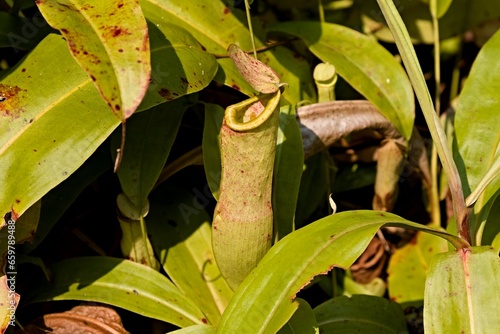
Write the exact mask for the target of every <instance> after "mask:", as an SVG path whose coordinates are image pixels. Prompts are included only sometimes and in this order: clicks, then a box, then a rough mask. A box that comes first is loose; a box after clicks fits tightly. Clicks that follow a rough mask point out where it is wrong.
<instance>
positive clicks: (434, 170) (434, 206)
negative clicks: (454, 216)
mask: <svg viewBox="0 0 500 334" xmlns="http://www.w3.org/2000/svg"><path fill="white" fill-rule="evenodd" d="M432 24H433V36H434V84H435V86H436V87H435V90H434V103H435V107H436V114H437V115H439V113H440V108H441V101H440V100H441V97H440V85H441V58H440V57H441V54H440V44H439V21H438V18H437V17H436V15H432ZM438 163H439V161H438V154H437V150H436V147H435V146H434V145H433V146H432V151H431V178H432V185H431V198H429V201H430V203H431V219H432V221H431V223H432V224H433V225H435V226H440V225H441V209H440V207H439V187H438V185H439V173H438Z"/></svg>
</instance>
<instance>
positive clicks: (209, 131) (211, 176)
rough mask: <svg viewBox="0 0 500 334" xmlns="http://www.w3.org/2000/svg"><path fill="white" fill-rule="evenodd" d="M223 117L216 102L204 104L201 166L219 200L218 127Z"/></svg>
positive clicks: (220, 125) (219, 127)
mask: <svg viewBox="0 0 500 334" xmlns="http://www.w3.org/2000/svg"><path fill="white" fill-rule="evenodd" d="M223 119H224V109H223V108H222V107H221V106H218V105H216V104H209V103H206V104H205V123H204V125H203V142H202V147H203V166H204V168H205V176H206V178H207V183H208V186H209V187H210V191H211V192H212V195H213V196H214V198H215V200H219V185H220V177H221V175H222V171H221V170H222V165H221V158H220V129H221V127H222V120H223Z"/></svg>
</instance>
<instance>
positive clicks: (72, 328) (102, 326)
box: [18, 303, 129, 334]
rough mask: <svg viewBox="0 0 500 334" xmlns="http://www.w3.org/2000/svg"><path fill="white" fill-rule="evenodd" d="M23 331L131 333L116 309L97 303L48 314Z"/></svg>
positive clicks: (90, 333) (56, 333)
mask: <svg viewBox="0 0 500 334" xmlns="http://www.w3.org/2000/svg"><path fill="white" fill-rule="evenodd" d="M18 333H21V331H18ZM22 333H30V334H38V333H40V334H41V333H55V334H66V333H89V334H129V332H128V331H127V330H125V328H123V324H122V321H121V318H120V316H119V315H118V313H116V311H115V310H113V309H112V308H110V307H108V306H104V305H100V304H96V303H88V304H85V305H79V306H75V307H73V308H72V309H71V310H70V311H67V312H63V313H52V314H46V315H44V316H43V317H42V318H40V319H37V320H35V321H34V322H33V323H31V324H29V325H28V326H26V327H25V328H24V331H22Z"/></svg>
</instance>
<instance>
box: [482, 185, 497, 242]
mask: <svg viewBox="0 0 500 334" xmlns="http://www.w3.org/2000/svg"><path fill="white" fill-rule="evenodd" d="M499 193H500V191H499ZM499 221H500V196H498V195H497V196H496V197H495V200H494V201H493V204H492V205H491V209H490V211H489V212H488V219H487V221H486V223H485V226H484V231H482V234H483V236H482V240H481V245H492V246H493V242H495V240H496V241H497V242H498V241H500V234H499V233H500V224H499V223H498V222H499ZM499 250H500V249H499Z"/></svg>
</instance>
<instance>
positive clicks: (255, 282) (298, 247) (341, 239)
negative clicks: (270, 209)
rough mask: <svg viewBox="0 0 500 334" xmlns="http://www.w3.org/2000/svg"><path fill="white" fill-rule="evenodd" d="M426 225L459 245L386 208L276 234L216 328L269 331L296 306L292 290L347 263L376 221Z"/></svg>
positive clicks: (365, 243)
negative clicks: (276, 240) (282, 234)
mask: <svg viewBox="0 0 500 334" xmlns="http://www.w3.org/2000/svg"><path fill="white" fill-rule="evenodd" d="M384 225H386V226H399V227H406V228H412V229H417V230H422V231H426V232H429V233H432V234H436V235H439V236H441V237H443V238H446V239H447V240H449V241H452V242H453V243H454V244H455V245H456V246H461V247H463V246H465V243H463V241H462V240H461V239H459V238H457V237H455V236H452V235H449V234H447V233H445V232H443V231H440V230H436V229H434V228H430V227H426V226H424V225H420V224H416V223H412V222H410V221H408V220H406V219H403V218H401V217H399V216H396V215H394V214H391V213H384V212H377V211H347V212H341V213H338V214H334V215H330V216H328V217H325V218H323V219H320V220H318V221H316V222H314V223H312V224H309V225H307V226H305V227H303V228H301V229H299V230H297V231H295V232H293V233H291V234H289V235H287V236H286V237H284V238H283V239H281V240H280V241H279V242H278V243H276V244H275V245H274V246H273V247H272V248H271V249H270V250H269V252H268V253H267V254H266V256H265V257H264V258H263V259H262V260H261V261H260V263H259V265H258V266H257V268H255V269H254V270H253V271H252V272H251V273H250V274H249V275H248V277H247V278H246V279H245V280H244V281H243V283H241V285H240V286H239V287H238V289H237V290H236V292H235V295H234V296H233V298H232V299H231V302H230V303H229V305H228V307H227V309H226V311H225V312H224V314H223V316H222V319H221V322H220V323H219V326H218V328H217V332H218V333H252V334H254V333H255V334H257V333H274V332H275V331H276V330H277V329H279V328H281V327H282V326H283V325H284V324H285V323H286V322H287V321H288V319H289V318H290V317H291V314H292V313H293V312H294V311H295V309H296V308H297V304H296V303H295V302H293V299H294V298H295V296H296V294H297V292H299V291H300V290H301V289H302V288H304V287H305V286H306V285H307V284H308V283H309V282H310V281H311V280H312V279H313V277H314V276H317V275H320V274H326V273H327V272H328V271H330V270H331V269H332V268H334V267H340V268H348V267H349V266H351V265H352V264H353V263H354V261H355V260H356V259H357V258H358V257H359V255H361V254H362V252H363V251H364V250H365V249H366V247H367V246H368V244H369V243H370V240H371V239H372V238H373V236H374V235H375V233H376V232H377V230H378V229H379V228H380V227H382V226H384Z"/></svg>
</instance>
